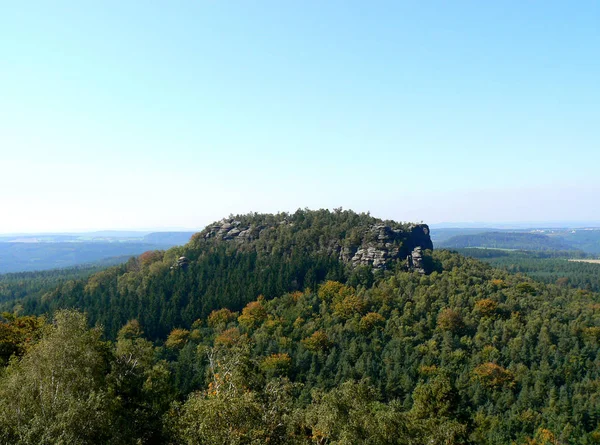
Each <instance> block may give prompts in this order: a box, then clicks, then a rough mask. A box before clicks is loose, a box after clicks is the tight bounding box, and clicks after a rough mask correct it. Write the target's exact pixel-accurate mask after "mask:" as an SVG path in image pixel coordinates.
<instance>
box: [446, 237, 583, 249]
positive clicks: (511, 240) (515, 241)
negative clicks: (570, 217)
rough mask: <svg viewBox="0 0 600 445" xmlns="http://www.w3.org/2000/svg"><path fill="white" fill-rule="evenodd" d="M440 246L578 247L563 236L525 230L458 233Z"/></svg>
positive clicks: (497, 247) (496, 247)
mask: <svg viewBox="0 0 600 445" xmlns="http://www.w3.org/2000/svg"><path fill="white" fill-rule="evenodd" d="M439 247H445V248H452V249H459V248H468V247H480V248H489V249H515V250H540V251H546V250H558V251H567V250H577V248H575V247H574V246H573V245H571V244H570V243H568V242H566V241H564V240H563V239H561V238H557V237H550V236H548V235H544V234H541V233H523V232H484V233H476V234H469V235H457V236H453V237H451V238H449V239H447V240H445V241H443V242H441V243H440V245H439Z"/></svg>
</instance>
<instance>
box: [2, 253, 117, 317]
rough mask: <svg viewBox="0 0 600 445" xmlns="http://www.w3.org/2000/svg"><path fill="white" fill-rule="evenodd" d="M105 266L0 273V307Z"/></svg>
mask: <svg viewBox="0 0 600 445" xmlns="http://www.w3.org/2000/svg"><path fill="white" fill-rule="evenodd" d="M122 261H123V262H124V261H127V258H123V259H122ZM106 267H107V265H104V264H102V263H100V264H97V265H91V266H78V267H71V268H67V269H54V270H47V271H40V272H16V273H7V274H0V308H1V307H2V303H7V302H11V301H15V300H21V299H23V298H25V297H29V298H32V299H37V298H41V297H42V295H43V294H44V293H46V292H49V291H52V290H54V289H56V288H57V287H59V286H60V285H61V284H62V283H64V282H66V281H72V280H82V279H86V278H87V277H89V276H90V275H92V274H94V273H96V272H100V271H101V270H103V269H105V268H106ZM7 307H8V306H7Z"/></svg>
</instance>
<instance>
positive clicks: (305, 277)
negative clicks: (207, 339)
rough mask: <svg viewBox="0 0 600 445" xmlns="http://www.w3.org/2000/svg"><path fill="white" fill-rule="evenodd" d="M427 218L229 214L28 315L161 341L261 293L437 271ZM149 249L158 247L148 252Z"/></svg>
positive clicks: (34, 306) (60, 293)
mask: <svg viewBox="0 0 600 445" xmlns="http://www.w3.org/2000/svg"><path fill="white" fill-rule="evenodd" d="M432 248H433V245H432V243H431V239H430V237H429V228H428V226H427V225H425V224H402V223H397V222H394V221H383V220H381V219H378V218H374V217H372V216H370V215H368V214H364V213H361V214H357V213H354V212H351V211H335V212H330V211H328V210H319V211H309V210H298V211H297V212H295V213H293V214H288V213H280V214H276V215H271V214H248V215H238V216H236V217H232V218H227V219H223V220H221V221H218V222H215V223H213V224H210V225H209V226H207V227H206V228H205V229H204V230H203V231H202V232H199V233H197V234H195V235H194V236H193V237H192V239H191V240H190V242H189V243H187V244H186V245H184V246H181V247H175V248H172V249H169V250H167V251H166V252H164V251H157V252H147V253H144V254H143V255H141V256H140V257H138V258H135V259H132V260H130V261H129V262H127V264H123V265H120V266H116V267H113V268H109V269H107V270H105V271H102V272H99V273H97V274H94V275H92V276H91V277H90V278H89V279H88V280H80V281H78V282H77V284H76V285H69V286H67V287H65V286H63V287H61V288H59V289H56V290H55V291H53V292H52V293H51V294H49V295H48V296H47V298H45V299H44V301H40V300H30V301H28V302H27V303H26V309H27V311H28V312H40V313H43V312H47V311H52V310H54V309H57V308H62V307H78V308H80V309H82V310H85V311H86V312H87V313H88V314H89V315H90V319H91V320H92V322H93V323H96V322H99V323H101V324H102V325H104V326H105V327H106V329H107V331H108V333H109V335H115V334H116V332H117V330H118V329H119V328H120V327H121V326H122V325H123V323H125V322H127V320H130V319H133V318H136V319H138V320H139V321H140V323H142V325H143V326H144V329H145V330H146V332H147V333H148V335H149V336H150V337H151V338H158V337H163V336H165V335H166V334H167V333H168V332H169V331H170V330H171V329H172V328H173V327H174V326H188V327H189V326H191V324H192V323H193V322H194V320H196V319H198V318H200V317H206V316H207V315H208V314H209V313H210V312H211V311H212V310H214V309H218V308H220V307H228V308H230V309H232V310H241V309H242V308H243V307H244V305H246V303H248V302H249V301H252V300H253V299H255V298H256V297H257V296H258V295H264V296H265V297H267V298H271V297H276V296H278V295H282V294H283V293H285V292H288V291H297V290H303V289H306V288H312V289H315V288H316V287H317V286H318V284H319V283H321V282H322V281H323V280H325V279H339V280H344V281H349V282H351V283H354V284H359V283H363V284H368V285H370V284H371V283H372V282H373V280H374V279H375V277H376V276H379V275H381V274H383V271H391V270H416V271H419V272H421V273H425V272H428V271H429V270H430V269H431V264H430V263H429V262H428V256H427V254H426V253H425V251H426V250H428V249H432ZM145 250H148V249H145Z"/></svg>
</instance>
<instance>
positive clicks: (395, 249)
mask: <svg viewBox="0 0 600 445" xmlns="http://www.w3.org/2000/svg"><path fill="white" fill-rule="evenodd" d="M370 231H371V236H370V237H367V239H371V240H372V241H367V242H366V243H365V242H364V243H363V245H361V246H360V247H359V248H358V249H356V251H355V253H354V255H353V256H352V258H351V259H350V262H351V263H352V265H353V266H372V267H373V268H375V269H384V268H386V267H387V265H388V264H389V262H390V261H393V260H406V267H407V268H408V269H410V270H416V271H418V272H421V273H426V272H428V271H427V270H426V269H425V267H424V266H423V250H425V249H433V243H432V242H431V238H430V236H429V227H428V226H427V225H426V224H418V225H412V226H409V230H402V229H393V228H392V227H391V226H388V225H385V224H377V225H374V226H373V227H371V229H370ZM349 252H351V249H345V250H343V251H342V253H341V255H340V257H341V258H342V259H343V260H346V259H347V257H348V253H349Z"/></svg>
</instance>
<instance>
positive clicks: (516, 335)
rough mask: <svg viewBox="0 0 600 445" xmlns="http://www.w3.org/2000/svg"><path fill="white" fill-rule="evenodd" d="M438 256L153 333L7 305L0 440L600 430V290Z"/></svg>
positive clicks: (465, 435) (540, 438) (520, 435)
mask: <svg viewBox="0 0 600 445" xmlns="http://www.w3.org/2000/svg"><path fill="white" fill-rule="evenodd" d="M433 261H434V262H435V263H436V265H437V267H438V269H439V271H437V272H433V273H432V274H430V275H426V276H423V275H420V274H418V273H410V272H403V271H400V270H399V271H396V272H394V273H388V274H387V275H386V276H384V277H378V278H376V280H375V282H374V283H373V284H372V285H364V284H361V283H358V282H357V283H353V284H351V283H349V282H348V281H346V282H345V283H342V282H340V281H333V280H326V281H324V282H321V283H320V284H317V285H314V286H312V287H311V288H304V289H302V290H297V291H292V292H283V293H282V294H280V295H279V296H276V297H275V298H264V297H262V296H261V297H258V298H254V299H253V301H250V302H249V303H247V304H245V305H244V306H243V307H242V308H241V310H234V309H232V308H227V307H224V306H223V307H221V308H215V309H214V310H212V311H211V312H210V313H208V314H207V316H202V317H200V318H198V319H197V320H194V321H193V322H192V323H191V324H190V325H180V326H177V325H174V326H173V327H172V328H173V329H171V330H170V332H169V333H168V335H166V336H165V338H164V339H163V340H162V341H158V342H154V343H151V342H150V341H148V340H147V339H146V336H145V335H144V334H143V331H144V330H146V329H147V328H150V326H148V327H147V326H145V325H144V324H143V323H139V322H138V321H128V322H126V323H123V326H122V327H121V328H120V329H119V332H118V333H117V335H116V340H115V341H114V342H106V341H104V340H102V338H101V331H100V329H99V328H94V329H89V328H88V327H87V324H86V320H85V318H84V317H83V315H81V314H79V313H77V312H61V311H58V312H56V315H55V318H54V321H53V322H52V323H49V322H48V321H45V320H43V319H40V318H37V317H14V316H11V315H9V314H6V315H5V317H6V319H5V320H4V322H3V323H2V324H0V327H1V330H0V333H1V335H0V345H2V349H1V350H2V351H3V352H2V354H3V355H2V356H3V357H4V363H5V364H6V366H5V368H4V371H2V374H1V377H0V441H1V442H2V443H16V444H26V443H82V444H87V443H115V444H119V443H167V444H169V443H171V444H219V445H222V444H253V443H257V444H258V443H279V444H325V443H327V444H338V445H340V444H373V445H375V444H384V445H385V444H422V443H431V444H459V443H483V444H507V443H515V444H533V443H536V444H557V443H565V444H566V443H581V444H592V443H597V441H598V440H600V430H599V429H598V424H599V420H600V385H599V384H598V382H599V381H600V367H599V366H598V363H599V360H600V348H599V346H600V345H599V341H600V297H599V296H598V295H597V294H594V293H590V292H586V291H582V290H572V289H569V288H566V287H560V286H555V285H544V284H541V283H536V282H534V281H532V280H530V279H527V278H525V277H522V276H515V275H511V274H508V273H506V272H504V271H501V270H497V269H493V268H491V267H490V266H488V265H486V264H484V263H482V262H480V261H477V260H474V259H469V258H465V257H462V256H460V255H458V254H455V253H451V252H446V251H440V252H434V254H433ZM11 356H12V357H13V358H12V359H9V357H11Z"/></svg>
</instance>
